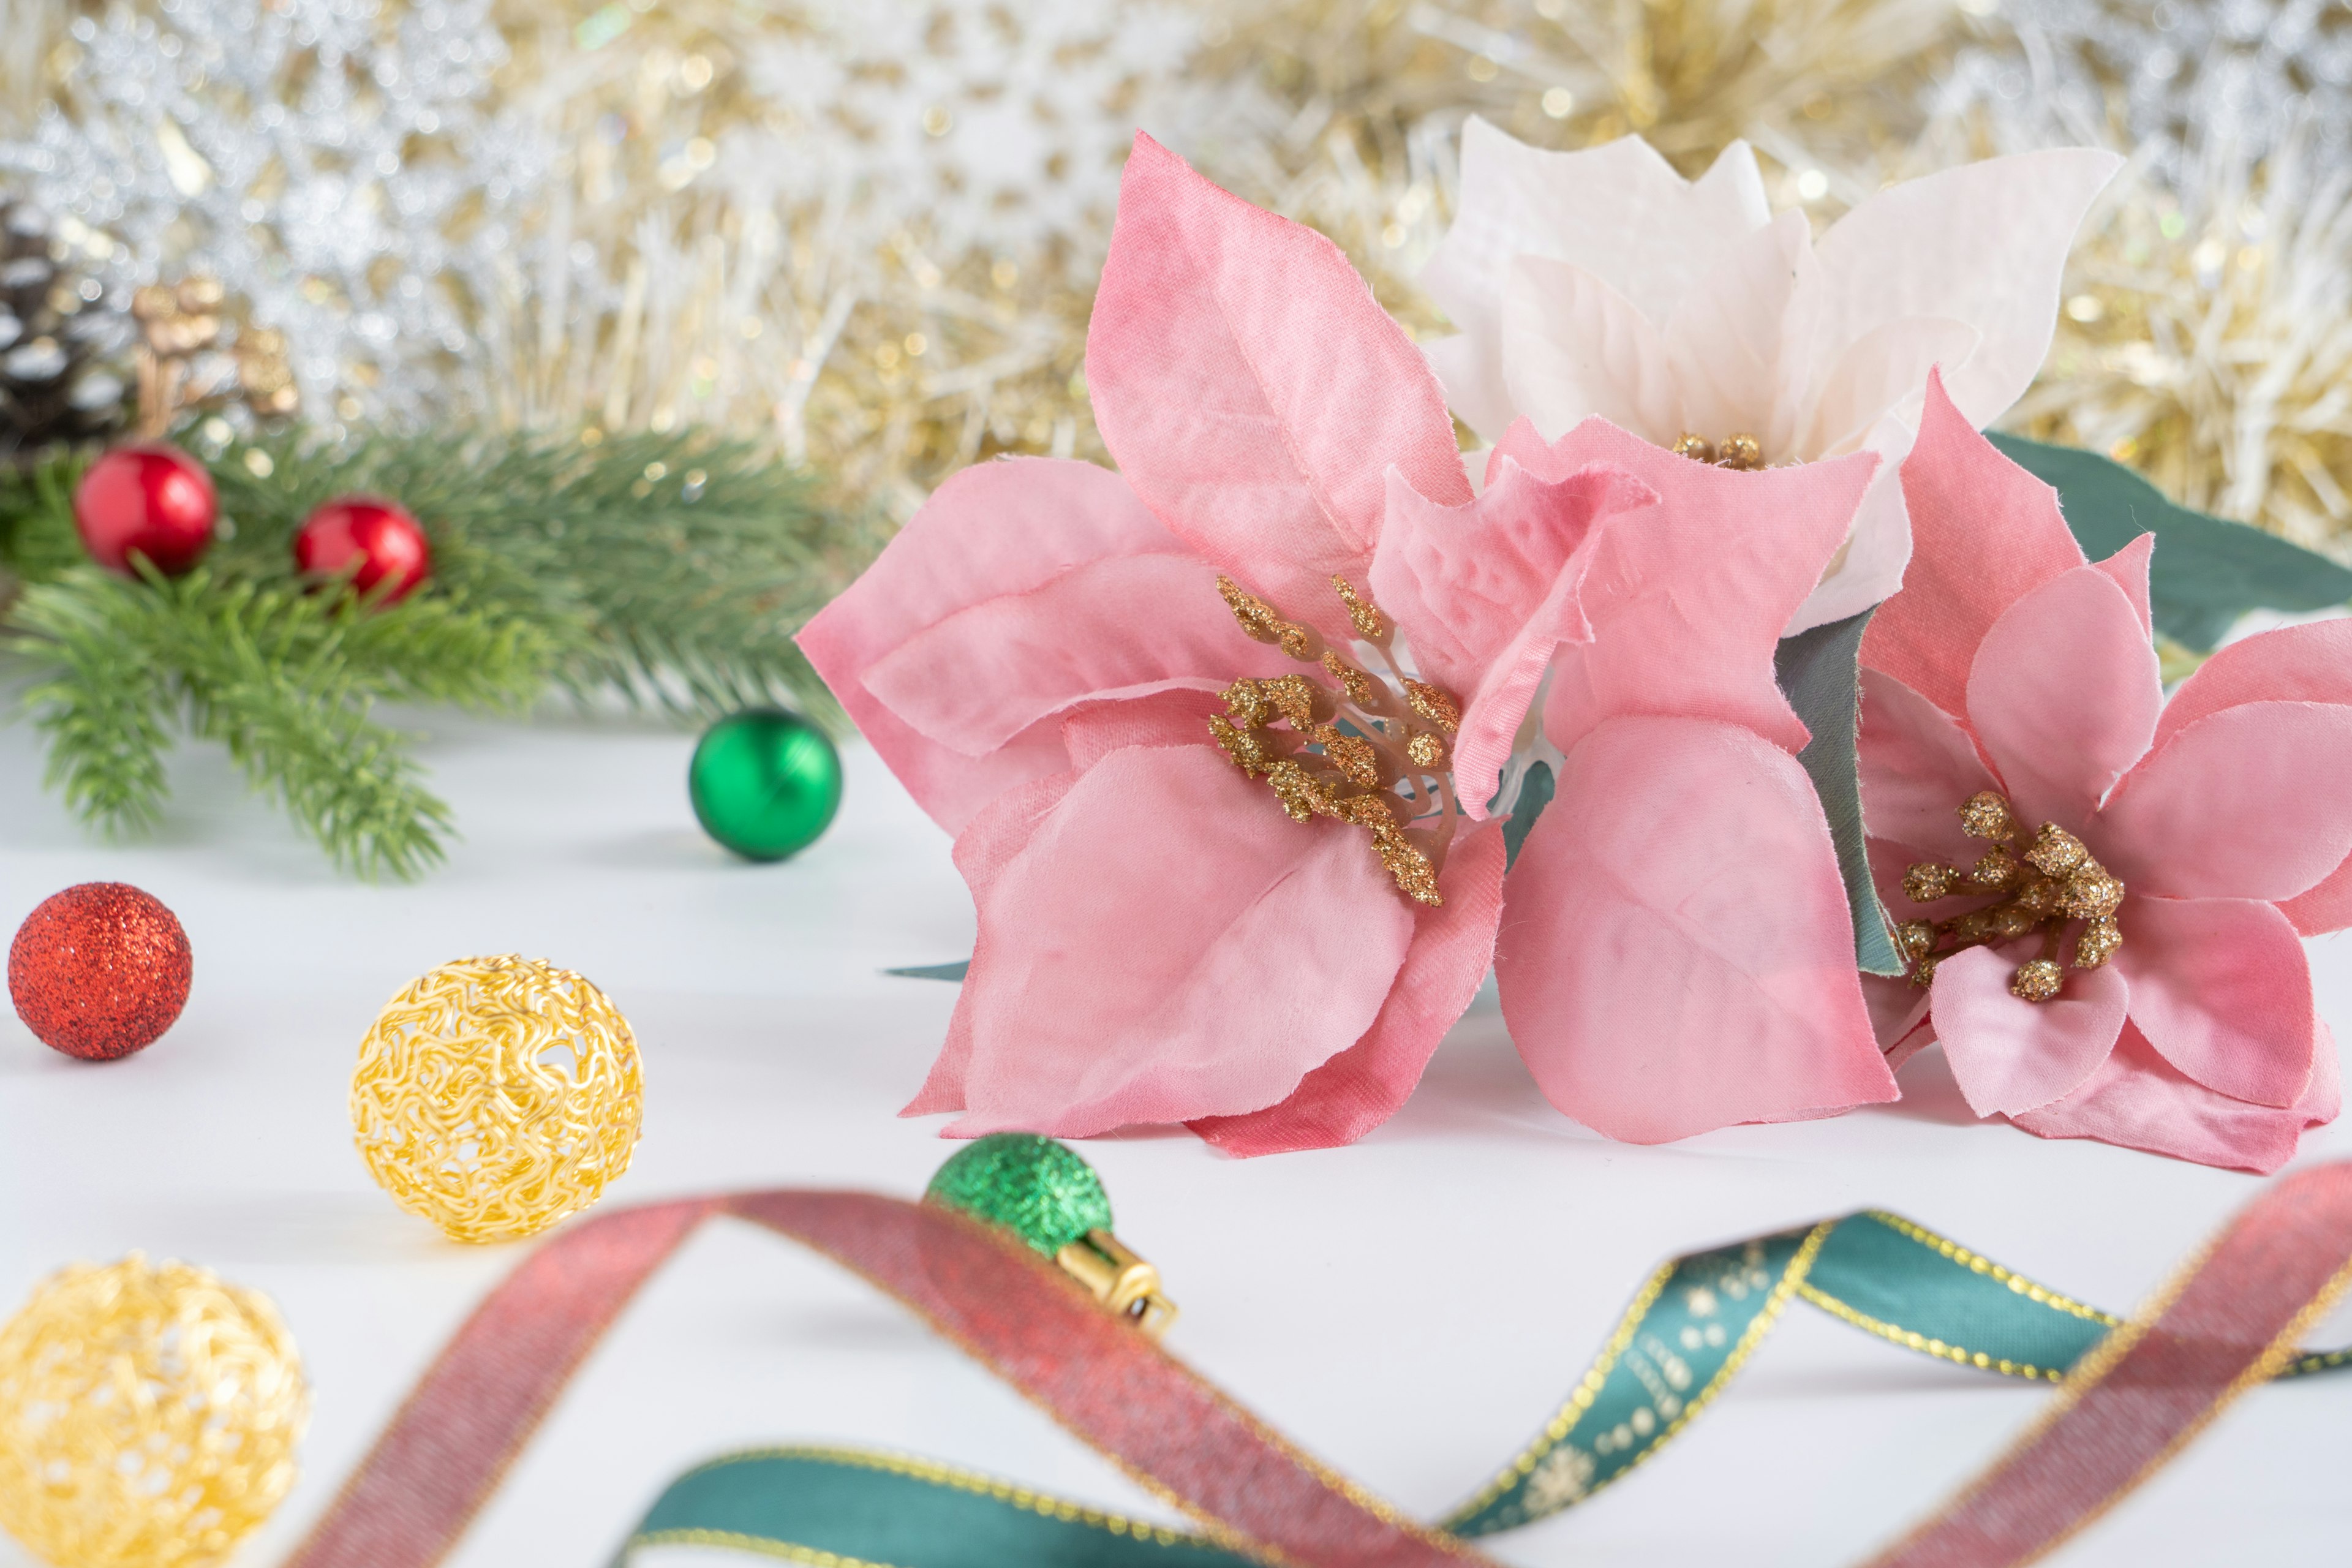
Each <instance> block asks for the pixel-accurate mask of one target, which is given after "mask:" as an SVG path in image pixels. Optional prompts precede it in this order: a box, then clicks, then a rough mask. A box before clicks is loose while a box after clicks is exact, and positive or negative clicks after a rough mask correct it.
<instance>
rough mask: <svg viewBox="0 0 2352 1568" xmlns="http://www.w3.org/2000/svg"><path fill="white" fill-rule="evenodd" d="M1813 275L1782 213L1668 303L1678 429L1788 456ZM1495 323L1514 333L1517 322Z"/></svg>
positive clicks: (1808, 250)
mask: <svg viewBox="0 0 2352 1568" xmlns="http://www.w3.org/2000/svg"><path fill="white" fill-rule="evenodd" d="M1820 272H1821V268H1820V265H1819V264H1818V263H1816V262H1815V261H1814V260H1813V247H1812V244H1811V232H1810V230H1809V229H1808V228H1807V226H1806V223H1805V215H1804V214H1803V213H1801V212H1795V211H1790V212H1785V213H1782V214H1781V215H1780V216H1779V217H1777V218H1775V219H1773V220H1772V221H1771V222H1770V223H1769V224H1768V225H1766V226H1764V227H1762V228H1759V229H1758V230H1756V231H1755V232H1754V233H1753V234H1750V235H1748V237H1746V238H1745V239H1743V240H1741V241H1740V242H1739V243H1738V244H1737V245H1735V246H1733V247H1730V248H1729V249H1728V250H1727V251H1726V252H1724V253H1723V254H1722V256H1721V257H1720V258H1719V259H1718V260H1717V262H1716V264H1715V265H1714V266H1713V267H1712V268H1708V270H1707V272H1706V276H1705V277H1703V278H1701V279H1699V282H1698V286H1697V287H1696V288H1695V289H1691V290H1690V291H1689V292H1688V293H1686V294H1685V295H1684V296H1683V298H1682V299H1681V300H1677V301H1676V302H1675V312H1674V315H1673V316H1672V317H1671V318H1669V319H1668V321H1667V322H1666V330H1665V340H1666V353H1667V357H1668V360H1669V361H1670V363H1672V365H1673V367H1674V381H1675V386H1676V387H1677V388H1679V389H1680V391H1681V394H1682V416H1683V418H1685V419H1686V420H1688V421H1689V425H1688V426H1686V427H1687V428H1689V429H1693V430H1696V431H1699V432H1702V433H1704V434H1706V435H1707V436H1709V437H1712V438H1716V439H1720V438H1721V437H1725V436H1728V435H1730V434H1732V433H1733V432H1735V431H1743V432H1746V433H1747V434H1748V435H1751V436H1754V437H1757V439H1758V441H1759V443H1760V444H1761V446H1762V447H1763V451H1764V455H1765V457H1766V458H1767V459H1768V460H1774V461H1779V460H1784V459H1786V458H1789V457H1791V456H1793V455H1794V452H1793V450H1792V449H1793V447H1795V445H1796V423H1797V413H1798V407H1799V404H1800V401H1801V398H1802V396H1803V394H1804V386H1803V382H1804V380H1805V377H1806V376H1807V374H1809V373H1810V368H1811V367H1810V364H1809V363H1808V355H1809V353H1810V351H1811V347H1812V337H1813V326H1814V319H1815V317H1816V316H1817V315H1819V313H1820V310H1821V278H1820ZM1505 320H1506V321H1507V322H1508V324H1509V325H1510V327H1511V329H1512V330H1513V331H1517V325H1518V323H1517V321H1516V320H1515V319H1513V318H1511V317H1510V316H1508V315H1506V317H1505ZM1596 412H1598V411H1597V410H1596ZM1673 440H1674V437H1673V436H1667V437H1665V439H1664V441H1661V442H1660V445H1672V443H1673Z"/></svg>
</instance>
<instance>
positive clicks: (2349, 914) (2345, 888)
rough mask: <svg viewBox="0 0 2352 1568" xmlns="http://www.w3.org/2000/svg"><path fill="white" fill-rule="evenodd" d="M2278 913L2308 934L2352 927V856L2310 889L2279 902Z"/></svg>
mask: <svg viewBox="0 0 2352 1568" xmlns="http://www.w3.org/2000/svg"><path fill="white" fill-rule="evenodd" d="M2279 913H2281V914H2283V915H2284V916H2285V917H2286V918H2287V919H2288V920H2290V921H2294V929H2295V930H2297V931H2301V932H2302V933H2303V934H2304V935H2305V936H2326V934H2327V933H2328V932H2329V931H2342V930H2343V929H2344V928H2345V927H2346V926H2352V859H2347V860H2346V861H2345V862H2344V864H2342V865H2341V866H2338V867H2336V869H2334V870H2333V871H2330V872H2329V873H2327V875H2326V878H2325V879H2323V880H2322V881H2321V882H2320V884H2319V886H2317V887H2315V888H2314V889H2311V891H2309V892H2307V893H2297V894H2296V895H2295V896H2294V898H2292V899H2289V900H2286V901H2285V902H2284V903H2282V904H2280V905H2279Z"/></svg>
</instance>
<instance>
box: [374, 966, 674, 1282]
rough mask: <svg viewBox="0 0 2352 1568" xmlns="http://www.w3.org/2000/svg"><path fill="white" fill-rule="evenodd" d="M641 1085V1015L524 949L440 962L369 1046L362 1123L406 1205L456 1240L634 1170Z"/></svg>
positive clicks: (521, 1225) (579, 1200) (514, 1221)
mask: <svg viewBox="0 0 2352 1568" xmlns="http://www.w3.org/2000/svg"><path fill="white" fill-rule="evenodd" d="M642 1094H643V1088H642V1084H641V1082H640V1079H639V1076H638V1068H637V1042H636V1039H635V1037H634V1036H632V1035H631V1034H630V1033H629V1021H628V1020H627V1019H626V1018H624V1017H622V1016H621V1014H620V1010H619V1009H618V1008H616V1007H614V1005H613V1004H612V1002H611V1001H610V1000H609V999H607V998H606V996H605V995H604V993H603V992H602V991H599V990H597V989H596V987H594V986H593V985H591V984H589V983H588V982H587V981H586V980H584V979H583V978H582V977H581V976H579V975H577V974H574V973H572V971H570V970H568V969H558V968H556V967H555V966H554V965H553V964H551V963H541V961H539V960H537V959H530V958H520V957H517V956H515V955H513V954H511V953H509V954H508V955H506V956H504V957H501V958H461V959H458V960H457V962H455V963H445V964H442V965H441V966H440V967H438V968H436V969H430V970H427V971H425V973H423V974H422V975H420V976H418V977H417V978H416V980H415V981H414V982H413V983H411V984H410V985H409V987H408V988H407V989H406V990H405V991H403V992H402V993H401V994H399V995H397V996H395V997H394V998H393V999H392V1000H391V1001H390V1002H388V1003H386V1004H385V1005H384V1009H383V1014H382V1015H381V1016H378V1017H377V1019H376V1021H375V1026H374V1027H373V1028H372V1029H370V1030H369V1031H368V1033H367V1038H366V1039H364V1040H362V1041H361V1042H360V1060H359V1067H358V1068H357V1069H356V1070H354V1071H353V1072H352V1132H353V1134H354V1136H355V1137H356V1138H357V1139H358V1141H359V1147H360V1154H361V1156H362V1158H363V1159H365V1160H366V1161H367V1165H368V1170H369V1172H370V1173H372V1174H373V1176H374V1177H375V1179H376V1181H377V1183H378V1184H380V1185H381V1186H382V1187H383V1190H384V1191H385V1192H387V1193H390V1194H392V1196H393V1199H394V1201H395V1202H396V1203H398V1204H399V1205H400V1206H401V1207H403V1208H404V1209H406V1210H408V1211H409V1212H410V1213H411V1214H417V1215H424V1216H425V1218H426V1219H429V1220H431V1221H432V1222H433V1223H434V1224H436V1225H437V1226H440V1227H441V1228H442V1229H443V1230H444V1231H446V1232H447V1233H448V1234H449V1236H451V1237H454V1238H455V1239H457V1240H458V1241H503V1240H506V1239H508V1238H509V1237H519V1236H529V1235H530V1234H531V1233H532V1232H533V1231H538V1230H543V1229H545V1228H546V1227H547V1226H551V1225H553V1224H554V1223H555V1222H556V1221H557V1220H560V1219H562V1217H563V1216H564V1215H569V1214H575V1213H577V1212H578V1211H580V1210H581V1209H583V1208H586V1207H587V1206H588V1205H590V1204H593V1203H594V1202H595V1201H596V1199H597V1197H598V1195H599V1194H602V1193H603V1192H604V1188H605V1186H606V1184H609V1183H611V1182H613V1181H614V1180H616V1179H618V1178H619V1177H620V1175H621V1174H622V1173H624V1172H625V1171H626V1170H627V1169H628V1168H629V1156H630V1155H631V1154H632V1153H633V1152H635V1149H636V1146H637V1128H638V1123H639V1120H640V1116H641V1113H642Z"/></svg>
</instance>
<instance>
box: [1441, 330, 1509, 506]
mask: <svg viewBox="0 0 2352 1568" xmlns="http://www.w3.org/2000/svg"><path fill="white" fill-rule="evenodd" d="M1486 336H1487V337H1488V338H1490V339H1491V338H1495V337H1496V333H1495V332H1494V331H1492V330H1489V331H1488V332H1487V334H1486ZM1421 353H1422V357H1423V359H1426V360H1427V361H1429V368H1430V371H1431V373H1432V374H1434V375H1435V376H1436V377H1437V384H1438V385H1440V386H1442V387H1444V389H1445V405H1446V406H1447V407H1448V408H1451V409H1452V410H1454V417H1455V418H1457V419H1459V420H1461V421H1462V423H1464V424H1465V425H1467V426H1470V428H1471V429H1473V430H1475V431H1476V432H1477V433H1478V436H1479V437H1480V439H1482V440H1484V441H1486V443H1487V445H1489V446H1492V445H1494V444H1495V443H1496V442H1498V441H1500V440H1501V439H1502V438H1503V432H1504V431H1506V430H1508V429H1509V428H1510V427H1511V421H1512V420H1513V419H1516V418H1517V417H1518V416H1517V413H1516V412H1515V411H1514V410H1513V409H1512V406H1511V394H1510V390H1509V388H1508V387H1507V386H1506V385H1505V384H1504V382H1503V356H1502V355H1500V354H1499V353H1494V352H1493V350H1492V347H1491V345H1489V344H1486V343H1484V342H1482V341H1481V340H1480V338H1479V336H1478V334H1476V333H1475V332H1456V333H1454V335H1453V336H1452V337H1450V338H1432V339H1430V340H1429V341H1428V342H1424V343H1423V344H1422V345H1421ZM1470 472H1471V478H1472V481H1473V485H1474V487H1475V481H1476V478H1477V474H1478V469H1477V468H1475V466H1474V467H1472V468H1471V470H1470Z"/></svg>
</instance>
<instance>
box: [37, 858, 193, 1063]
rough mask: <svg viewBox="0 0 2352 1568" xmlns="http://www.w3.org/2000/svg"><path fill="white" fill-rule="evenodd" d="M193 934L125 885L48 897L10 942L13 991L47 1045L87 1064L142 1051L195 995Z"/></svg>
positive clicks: (86, 887) (89, 886)
mask: <svg viewBox="0 0 2352 1568" xmlns="http://www.w3.org/2000/svg"><path fill="white" fill-rule="evenodd" d="M192 972H193V964H192V963H191V961H190V958H189V954H188V933H187V932H185V931H182V930H181V929H180V922H179V921H178V920H176V919H175V918H173V914H172V911H171V910H167V909H165V908H164V907H163V903H162V902H161V901H160V900H157V899H155V898H154V897H153V896H152V895H151V894H147V893H142V892H141V891H140V890H139V889H136V888H134V887H132V886H131V884H130V883H128V882H84V883H82V884H81V885H80V886H79V887H73V888H68V889H66V890H65V891H64V892H62V893H58V894H55V895H53V896H51V897H50V898H48V899H46V900H43V901H42V903H41V907H40V908H38V909H37V910H34V911H33V912H32V913H31V914H29V915H27V916H26V917H25V923H24V924H23V925H21V926H18V927H17V928H16V942H14V943H13V944H12V945H11V946H10V947H9V949H8V995H9V997H10V999H11V1000H13V1001H14V1002H15V1003H16V1016H18V1017H20V1018H22V1019H24V1020H25V1026H26V1027H27V1028H29V1029H31V1030H32V1031H33V1033H34V1034H36V1035H37V1036H39V1037H40V1038H41V1043H42V1044H43V1045H46V1046H47V1047H50V1048H52V1049H54V1050H60V1051H63V1052H64V1053H65V1054H66V1055H68V1056H69V1057H79V1058H81V1059H82V1060H84V1061H91V1062H106V1061H112V1060H114V1059H115V1058H117V1057H127V1056H129V1055H130V1054H131V1052H133V1051H138V1050H144V1049H145V1048H146V1047H149V1046H152V1045H153V1044H154V1043H155V1042H156V1040H158V1039H160V1038H161V1037H163V1031H164V1030H166V1029H168V1028H170V1027H171V1026H172V1023H173V1019H175V1018H177V1017H178V1016H180V1009H181V1008H182V1007H183V1006H184V1005H186V1004H187V1000H188V981H189V978H190V975H191V973H192Z"/></svg>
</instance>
